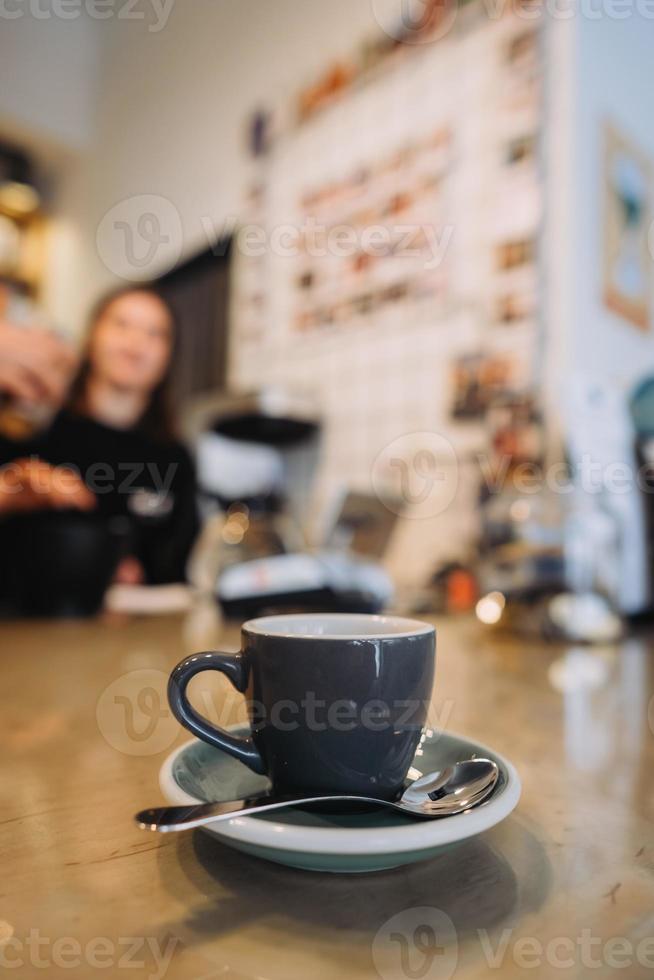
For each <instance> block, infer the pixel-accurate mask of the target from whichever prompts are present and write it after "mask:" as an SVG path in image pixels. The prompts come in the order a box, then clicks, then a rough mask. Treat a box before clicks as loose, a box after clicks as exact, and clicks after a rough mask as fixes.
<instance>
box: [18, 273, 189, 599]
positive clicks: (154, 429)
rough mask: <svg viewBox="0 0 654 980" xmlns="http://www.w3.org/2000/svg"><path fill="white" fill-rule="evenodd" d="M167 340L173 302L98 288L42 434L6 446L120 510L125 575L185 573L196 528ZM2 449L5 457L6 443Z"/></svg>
mask: <svg viewBox="0 0 654 980" xmlns="http://www.w3.org/2000/svg"><path fill="white" fill-rule="evenodd" d="M175 339H176V324H175V317H174V314H173V311H172V310H171V308H170V307H169V305H168V303H167V302H166V301H165V300H164V299H163V298H162V297H161V296H160V295H159V294H158V293H157V292H156V291H155V290H153V289H151V288H148V287H125V288H122V289H119V290H116V291H114V292H112V293H110V294H109V295H108V296H105V297H104V298H103V299H102V300H101V301H100V302H99V303H98V305H97V306H96V308H95V310H94V311H93V314H92V316H91V321H90V327H89V333H88V337H87V341H86V346H85V350H84V352H83V356H82V361H81V366H80V368H79V371H78V374H77V376H76V378H75V380H74V382H73V385H72V388H71V392H70V396H69V399H68V402H67V404H66V405H65V407H64V408H63V409H62V411H61V412H60V413H59V414H58V415H57V416H56V418H55V420H54V422H53V424H52V426H51V427H50V428H49V430H48V431H47V432H46V433H44V434H43V435H41V436H40V437H38V438H37V439H35V440H33V441H32V442H30V443H24V444H23V445H14V447H13V450H12V453H11V456H12V458H13V459H14V460H17V459H25V458H27V457H30V458H33V457H35V456H36V457H38V459H39V460H41V461H43V462H45V463H46V464H50V465H51V466H52V467H56V468H60V467H67V468H72V469H74V470H75V471H76V472H77V473H79V475H80V476H81V479H82V480H83V482H84V484H85V486H86V488H87V489H88V490H89V491H90V493H91V494H92V495H93V505H94V507H95V509H96V510H97V511H98V512H99V513H100V514H101V515H103V516H105V515H106V516H107V518H114V517H116V516H121V517H124V518H125V519H126V521H125V525H126V527H128V528H129V535H128V540H129V549H128V554H129V557H128V558H127V560H125V561H123V563H122V564H121V566H120V569H119V575H118V579H119V581H123V582H130V583H137V582H147V583H153V584H158V583H164V582H174V581H181V580H183V579H184V573H185V565H186V560H187V558H188V554H189V552H190V549H191V546H192V544H193V540H194V538H195V535H196V531H197V515H196V502H195V478H194V472H193V466H192V463H191V459H190V457H189V455H188V453H187V452H186V450H185V449H184V448H183V447H182V445H181V444H180V443H179V442H178V441H177V440H176V438H175V433H174V427H173V423H172V417H171V409H170V402H169V394H170V369H171V364H172V361H173V357H174V347H175ZM0 452H2V453H3V455H4V461H5V462H7V455H6V453H7V445H6V443H5V445H4V446H3V447H2V449H0ZM57 472H61V471H60V470H59V469H57ZM70 503H71V505H72V506H76V503H75V501H74V500H73V499H72V498H71V501H70ZM64 506H65V504H64Z"/></svg>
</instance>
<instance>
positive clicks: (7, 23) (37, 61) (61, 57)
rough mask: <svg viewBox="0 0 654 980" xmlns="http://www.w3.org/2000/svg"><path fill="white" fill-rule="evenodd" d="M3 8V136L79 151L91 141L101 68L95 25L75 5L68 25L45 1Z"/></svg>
mask: <svg viewBox="0 0 654 980" xmlns="http://www.w3.org/2000/svg"><path fill="white" fill-rule="evenodd" d="M33 9H34V10H37V11H38V12H39V16H35V14H34V12H33V10H31V8H30V5H29V4H28V3H26V2H21V0H18V2H14V3H6V4H3V12H2V17H1V19H0V124H1V125H2V131H3V134H4V135H5V136H9V135H12V134H14V133H15V135H16V136H17V137H19V138H20V139H21V140H25V139H26V140H27V142H32V140H35V141H36V142H37V143H39V144H40V143H42V142H45V143H51V144H53V145H54V146H56V147H60V148H64V149H69V150H70V149H72V150H80V149H83V148H84V147H86V146H87V145H88V144H89V143H90V141H91V138H92V134H93V128H94V116H95V99H96V95H97V83H98V73H99V69H100V65H101V61H102V58H101V46H102V40H101V25H102V23H103V22H100V21H97V20H93V19H92V18H90V17H88V16H87V15H86V13H85V11H84V7H83V5H82V4H80V9H79V10H78V11H76V12H75V11H73V10H71V12H72V13H76V14H77V15H76V16H74V17H73V18H72V19H62V18H61V17H57V16H54V12H53V10H52V9H51V0H39V3H38V5H36V6H35V7H34V8H33Z"/></svg>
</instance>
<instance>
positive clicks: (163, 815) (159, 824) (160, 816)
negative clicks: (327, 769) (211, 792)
mask: <svg viewBox="0 0 654 980" xmlns="http://www.w3.org/2000/svg"><path fill="white" fill-rule="evenodd" d="M341 802H345V803H350V802H352V803H374V804H377V805H378V806H388V805H389V804H387V803H386V801H385V800H378V799H374V798H372V797H367V796H324V795H322V796H306V797H297V796H259V797H254V798H252V799H246V800H229V802H226V803H200V804H197V805H193V806H160V807H153V808H152V809H149V810H142V811H141V812H140V813H137V814H136V816H135V818H134V819H135V820H136V823H137V824H138V826H139V827H140V828H141V830H153V831H158V832H159V833H162V834H164V833H169V832H171V831H178V830H193V828H194V827H204V826H205V824H209V823H214V822H215V821H217V820H230V819H232V818H233V817H235V816H240V815H241V814H242V813H247V814H252V813H265V812H266V811H268V810H281V809H282V808H283V807H286V806H304V805H305V804H308V803H341ZM391 805H392V804H391Z"/></svg>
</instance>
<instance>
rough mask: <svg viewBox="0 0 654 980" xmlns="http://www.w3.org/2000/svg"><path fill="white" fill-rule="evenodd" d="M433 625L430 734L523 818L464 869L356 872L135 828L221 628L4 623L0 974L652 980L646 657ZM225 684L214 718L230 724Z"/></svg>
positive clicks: (442, 862)
mask: <svg viewBox="0 0 654 980" xmlns="http://www.w3.org/2000/svg"><path fill="white" fill-rule="evenodd" d="M437 626H438V666H437V684H436V692H435V699H434V714H435V717H436V718H437V719H438V722H439V724H440V725H441V727H446V728H447V729H450V730H452V731H456V732H459V733H461V734H463V735H468V736H471V737H473V738H478V739H479V740H481V741H483V742H486V743H487V744H489V745H492V746H493V748H495V749H497V750H498V751H499V752H501V753H503V754H505V755H507V756H508V757H509V758H510V759H511V760H512V761H513V762H514V764H515V765H516V766H517V768H518V770H519V772H520V775H521V777H522V780H523V787H524V792H523V798H522V800H521V802H520V805H519V807H518V809H517V811H516V812H515V813H514V815H513V816H511V817H510V818H509V819H508V820H506V821H505V822H504V823H503V824H501V825H499V826H498V827H496V828H495V829H493V830H492V831H490V832H488V833H486V834H484V835H482V836H481V837H478V838H476V839H473V840H470V841H468V842H466V843H465V844H464V845H463V846H461V847H460V848H459V849H457V850H455V851H452V852H449V853H446V854H444V855H443V856H442V857H439V858H436V859H434V860H432V861H430V862H427V863H425V864H422V865H415V866H412V867H407V868H404V869H397V870H394V871H387V872H382V873H378V874H372V875H359V876H329V875H319V874H315V873H308V872H302V871H294V870H291V869H287V868H284V867H280V866H276V865H273V864H269V863H266V862H263V861H258V860H257V859H255V858H250V857H246V856H245V855H241V854H239V853H237V852H236V851H232V850H230V849H229V848H227V847H224V846H222V845H221V844H219V843H218V842H216V841H215V840H213V839H211V838H209V837H208V836H206V835H204V834H202V833H201V832H196V833H194V834H185V835H171V836H168V837H154V836H149V835H146V834H144V833H142V832H140V831H138V830H137V828H136V827H135V825H134V824H133V823H132V814H133V813H134V812H135V811H136V810H139V809H141V808H142V807H144V806H146V805H153V804H156V803H157V802H158V801H160V800H161V794H160V790H159V787H158V769H159V766H160V764H161V762H162V760H163V759H164V758H165V757H166V755H167V754H168V753H169V752H170V751H171V749H172V748H173V747H174V746H175V745H176V744H180V743H181V742H182V741H184V740H185V739H186V738H187V736H186V735H185V734H184V733H183V732H181V730H180V729H179V727H178V726H177V724H176V723H175V721H174V720H173V719H172V718H171V717H170V715H169V713H168V710H167V706H166V704H165V701H164V691H165V681H166V677H167V674H168V672H169V670H170V668H171V667H172V666H173V665H174V664H175V663H176V662H177V661H178V660H179V659H180V658H181V657H182V656H183V655H185V654H187V653H189V652H193V651H195V650H199V649H206V648H207V647H209V646H212V645H214V644H215V645H218V646H219V647H222V648H227V649H235V648H236V646H237V644H238V634H237V631H236V630H235V629H225V630H222V629H220V628H219V627H218V626H217V625H215V624H214V623H213V620H212V616H211V614H210V612H209V611H207V610H206V609H205V610H196V611H195V612H194V613H193V614H192V615H190V616H187V617H184V618H182V617H168V618H166V617H162V618H157V619H150V620H147V619H137V620H133V621H129V622H127V621H125V622H119V621H114V620H107V621H103V622H96V623H81V624H75V623H56V624H51V623H39V624H29V623H12V624H4V625H2V626H0V644H1V646H0V649H1V650H2V658H3V664H2V691H3V707H2V718H1V722H0V724H1V725H2V729H3V750H4V751H3V752H2V756H1V758H0V773H1V778H0V862H1V863H0V867H1V868H2V876H1V878H0V920H1V921H0V963H2V966H3V967H5V968H8V967H10V966H12V967H14V969H13V975H14V976H26V977H29V976H41V975H43V970H44V969H45V968H47V969H49V971H50V972H51V973H53V974H55V975H56V974H58V973H61V974H62V975H63V976H67V977H78V976H79V977H84V978H88V977H92V976H94V975H96V973H97V974H98V975H99V976H108V977H114V976H121V975H123V968H124V975H125V976H132V977H137V976H143V977H152V978H157V980H162V978H163V977H167V978H170V980H175V978H178V977H179V978H182V977H183V978H197V980H200V978H210V977H221V978H226V980H245V978H253V980H254V978H258V980H263V978H265V980H295V978H298V980H309V978H310V980H334V978H336V977H345V978H357V977H372V978H375V977H381V978H382V980H404V978H419V980H431V978H438V980H443V978H444V980H448V978H450V977H457V978H461V980H467V978H477V977H486V976H501V977H502V978H504V977H509V978H511V977H514V976H516V977H517V976H523V975H530V976H532V977H539V978H540V977H548V976H566V975H567V976H575V977H584V976H586V975H588V976H592V977H596V978H597V977H605V976H606V977H609V976H614V975H615V973H616V972H620V973H622V975H623V976H626V977H629V978H630V980H631V978H634V977H639V976H650V975H652V973H654V819H653V818H654V812H653V811H654V699H653V695H654V689H653V688H654V643H653V642H652V641H650V640H648V639H647V638H634V639H629V640H627V641H625V642H623V643H621V644H620V645H619V646H615V647H606V648H594V649H591V648H581V647H577V648H572V647H558V646H553V645H545V644H541V643H538V642H534V641H533V640H526V639H520V638H518V637H513V636H506V635H504V636H503V635H501V634H498V633H494V632H492V631H484V630H483V629H482V628H481V627H480V626H479V625H478V624H476V623H475V622H473V621H471V620H468V619H462V620H455V619H449V620H443V621H438V622H437ZM215 681H216V684H217V685H218V686H217V689H216V690H217V694H218V698H219V701H220V703H221V705H225V706H226V709H227V710H226V713H225V712H222V721H223V722H225V721H237V720H240V718H241V711H242V706H241V704H240V703H239V698H238V697H237V696H235V695H234V694H233V693H232V692H231V691H230V689H229V687H228V686H227V684H226V682H225V681H224V680H223V679H221V678H219V677H217V678H216V679H215ZM434 910H437V913H436V918H434ZM429 923H432V924H434V923H436V924H437V925H438V924H440V926H439V928H435V930H434V931H433V932H430V931H429ZM10 975H11V974H10Z"/></svg>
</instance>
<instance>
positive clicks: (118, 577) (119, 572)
mask: <svg viewBox="0 0 654 980" xmlns="http://www.w3.org/2000/svg"><path fill="white" fill-rule="evenodd" d="M144 582H145V571H144V570H143V565H142V564H141V562H140V561H139V560H138V558H134V557H132V556H128V557H127V558H123V559H122V561H121V562H120V564H119V565H118V568H117V569H116V574H115V575H114V584H115V585H143V583H144Z"/></svg>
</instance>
